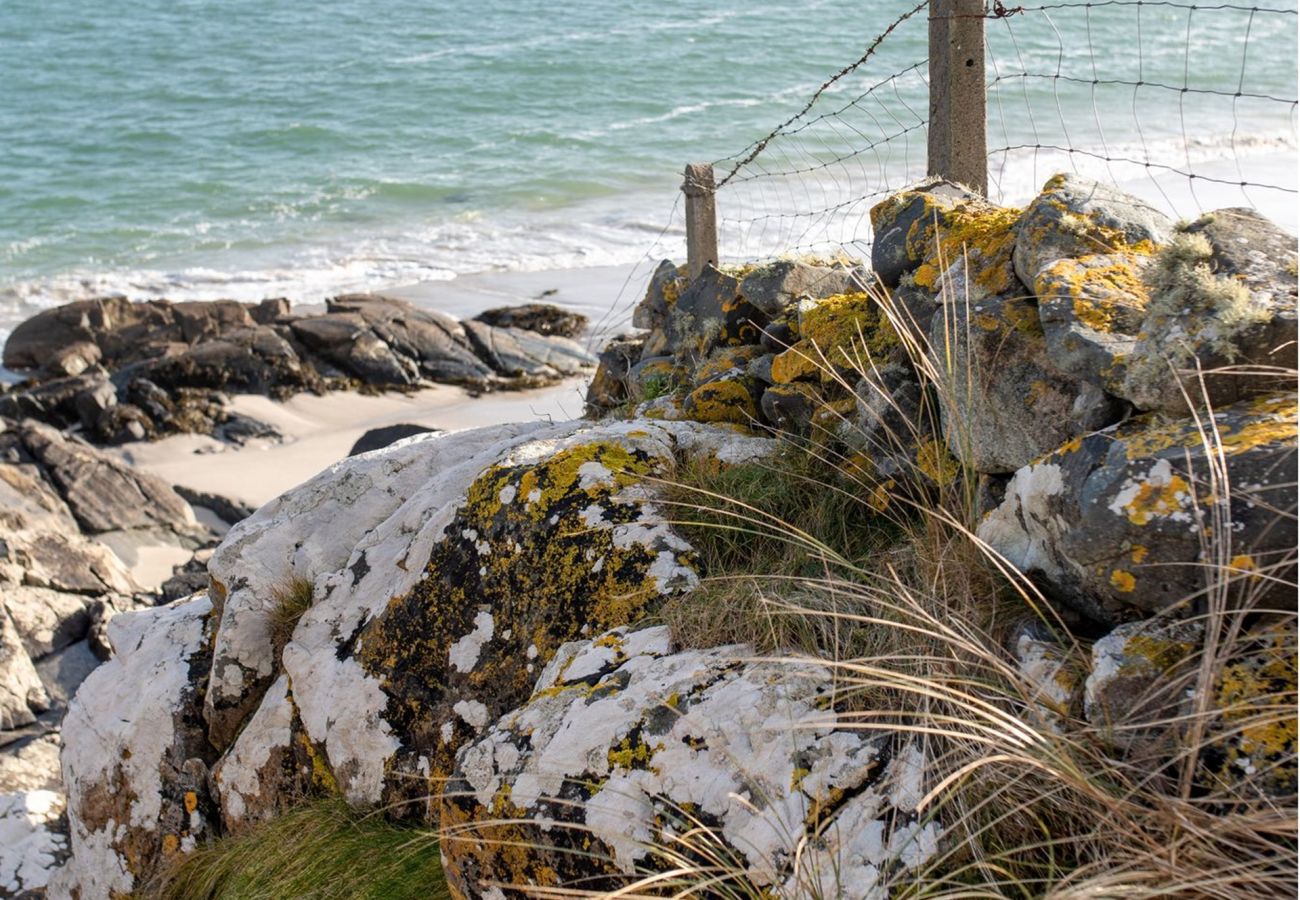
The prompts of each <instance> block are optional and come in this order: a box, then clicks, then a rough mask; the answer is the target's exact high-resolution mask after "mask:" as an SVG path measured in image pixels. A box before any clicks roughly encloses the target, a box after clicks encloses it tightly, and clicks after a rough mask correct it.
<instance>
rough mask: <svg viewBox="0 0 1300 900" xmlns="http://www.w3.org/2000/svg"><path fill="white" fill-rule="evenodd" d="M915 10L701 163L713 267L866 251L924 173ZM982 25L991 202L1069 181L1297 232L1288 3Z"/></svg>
mask: <svg viewBox="0 0 1300 900" xmlns="http://www.w3.org/2000/svg"><path fill="white" fill-rule="evenodd" d="M928 8H929V4H925V3H922V4H920V5H917V6H909V7H908V8H906V9H904V10H903V11H902V12H901V13H900V14H899V15H898V16H897V18H896V19H894V20H893V21H892V22H891V23H890V24H889V25H888V26H887V27H886V28H885V29H883V30H882V32H881V34H880V35H879V37H877V38H876V39H875V40H874V41H873V42H872V44H871V46H870V49H869V50H868V52H867V53H866V54H865V55H864V57H863V58H862V59H860V60H858V61H856V62H854V63H853V64H852V65H851V66H848V67H846V68H845V69H844V70H843V71H841V72H840V73H838V74H836V75H835V76H834V77H833V78H832V79H830V80H829V81H828V82H827V83H826V84H825V85H823V87H822V89H820V90H819V91H818V92H816V94H815V95H814V96H813V97H811V98H810V100H809V101H808V103H807V104H806V105H805V106H804V107H803V108H802V109H800V110H799V111H798V112H797V113H796V114H795V115H793V116H791V117H790V118H789V119H788V120H787V121H785V122H783V123H782V124H781V125H780V126H779V127H777V128H776V129H774V130H773V131H772V132H771V133H769V134H768V135H766V136H765V137H763V138H762V139H760V140H758V141H756V142H754V143H753V144H751V145H749V146H748V147H746V148H744V149H742V150H741V151H738V152H737V153H735V154H733V155H732V156H729V157H726V158H724V159H720V160H717V161H715V163H714V165H715V167H716V170H717V172H718V178H719V188H718V206H719V209H720V216H721V218H720V221H719V225H720V230H721V240H720V243H721V246H722V254H723V256H724V258H730V259H745V260H751V259H763V258H769V257H772V256H776V255H781V254H792V253H813V254H816V253H840V252H847V253H849V254H850V255H854V256H860V257H861V256H866V255H868V254H869V251H870V243H871V227H870V219H869V215H868V214H869V211H870V209H871V207H872V206H873V205H874V204H875V203H876V202H878V201H879V200H880V199H882V198H883V197H885V196H887V195H888V194H890V193H892V192H894V191H897V190H899V189H900V188H902V187H905V186H907V185H908V184H912V183H915V182H916V181H918V180H920V179H922V178H924V177H925V175H926V172H927V156H926V149H927V139H928V130H929V127H930V123H929V91H930V84H929V69H928V47H927V40H926V37H927V25H928V18H929V15H928V14H927V13H928ZM985 19H986V29H985V35H986V53H985V70H986V102H987V116H988V119H987V135H988V143H989V151H988V174H989V194H990V198H991V199H993V200H995V201H998V202H1003V203H1008V204H1016V203H1020V202H1023V201H1024V200H1026V199H1027V198H1028V197H1030V196H1032V195H1033V194H1034V193H1035V192H1036V191H1037V189H1038V188H1039V187H1040V186H1041V185H1042V183H1043V182H1044V181H1046V180H1047V179H1048V178H1049V177H1050V176H1051V175H1053V174H1055V173H1056V172H1061V171H1065V172H1074V173H1078V174H1080V175H1084V176H1087V177H1090V178H1095V179H1097V180H1101V181H1106V182H1109V183H1112V184H1115V185H1118V186H1121V187H1124V188H1126V189H1128V190H1130V191H1132V192H1134V193H1137V194H1138V195H1140V196H1142V197H1143V198H1144V199H1147V200H1148V202H1151V203H1153V204H1154V205H1157V206H1159V207H1161V208H1163V209H1165V211H1167V212H1169V213H1171V214H1173V215H1174V216H1176V217H1183V218H1190V217H1194V216H1196V215H1199V214H1200V213H1202V212H1205V211H1207V210H1209V209H1212V208H1220V207H1225V206H1247V207H1251V208H1255V209H1259V210H1260V211H1261V212H1264V213H1265V214H1268V215H1271V216H1272V217H1273V218H1276V219H1280V220H1282V221H1283V224H1288V225H1291V226H1292V227H1294V222H1295V212H1294V205H1295V202H1296V195H1297V188H1296V175H1295V148H1296V140H1295V134H1296V109H1297V101H1296V93H1297V91H1296V68H1295V65H1294V60H1295V59H1296V19H1297V10H1296V9H1295V8H1294V7H1292V8H1287V7H1285V6H1265V5H1259V6H1255V5H1242V4H1229V3H1190V2H1174V0H1093V2H1060V3H1049V4H1042V5H1037V6H1018V7H1013V8H1008V7H1005V6H1004V5H1003V4H1001V3H993V4H990V5H988V6H987V7H986V10H985Z"/></svg>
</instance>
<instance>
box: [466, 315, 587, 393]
mask: <svg viewBox="0 0 1300 900" xmlns="http://www.w3.org/2000/svg"><path fill="white" fill-rule="evenodd" d="M465 333H466V335H468V336H469V340H470V345H471V346H472V347H473V348H474V350H475V352H476V353H478V355H479V356H480V357H481V358H482V359H484V360H485V361H486V362H487V363H488V365H490V366H492V368H493V370H495V371H496V372H497V374H499V375H502V376H504V377H506V378H521V379H525V380H527V381H539V380H540V381H553V380H555V379H558V378H561V377H565V376H569V375H577V374H578V373H580V372H582V371H583V370H585V369H587V368H588V367H590V366H594V365H596V362H597V361H596V358H595V357H594V356H592V355H591V354H590V353H588V352H587V351H586V350H584V349H583V348H582V347H581V346H580V345H579V344H577V343H576V342H574V341H571V340H569V339H568V338H565V337H548V336H546V335H541V334H537V333H536V332H532V331H524V330H523V329H520V328H495V327H493V326H491V325H487V324H484V323H483V322H475V321H470V322H466V323H465Z"/></svg>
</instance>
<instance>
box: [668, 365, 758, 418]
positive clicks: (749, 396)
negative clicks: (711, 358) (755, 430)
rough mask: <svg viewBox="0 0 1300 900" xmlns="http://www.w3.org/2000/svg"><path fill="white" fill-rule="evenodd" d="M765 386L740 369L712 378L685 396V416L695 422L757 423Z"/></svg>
mask: <svg viewBox="0 0 1300 900" xmlns="http://www.w3.org/2000/svg"><path fill="white" fill-rule="evenodd" d="M763 387H764V385H763V384H762V382H760V381H759V380H758V379H756V378H751V377H750V376H748V375H745V374H744V373H741V372H739V371H736V372H735V374H730V375H722V376H720V377H716V378H713V379H711V380H709V381H707V382H705V383H704V384H702V385H700V386H699V387H697V388H695V390H693V391H691V392H690V393H689V394H687V395H686V401H685V404H684V409H685V412H686V417H687V418H689V419H691V420H693V421H696V422H725V423H730V424H733V425H756V424H758V423H759V422H760V419H759V407H758V401H759V398H760V397H761V396H762V394H763Z"/></svg>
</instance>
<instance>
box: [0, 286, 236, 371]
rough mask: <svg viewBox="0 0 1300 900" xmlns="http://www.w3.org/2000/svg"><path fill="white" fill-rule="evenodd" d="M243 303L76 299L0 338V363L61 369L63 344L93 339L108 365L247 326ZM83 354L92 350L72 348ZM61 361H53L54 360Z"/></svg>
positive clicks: (64, 354) (64, 353)
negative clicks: (1, 344)
mask: <svg viewBox="0 0 1300 900" xmlns="http://www.w3.org/2000/svg"><path fill="white" fill-rule="evenodd" d="M256 324H257V323H256V322H255V321H254V320H253V318H252V317H251V316H250V315H249V314H248V310H247V307H245V306H244V304H242V303H237V302H235V301H233V300H210V301H191V302H187V303H171V302H170V301H167V300H151V301H149V302H146V303H132V302H131V301H130V300H128V299H126V298H125V297H101V298H97V299H94V300H81V301H77V302H75V303H68V304H65V305H63V306H59V307H56V308H54V309H48V310H44V311H42V312H40V313H37V314H36V315H35V316H32V317H31V318H30V319H28V320H26V321H25V322H23V323H21V324H20V325H19V326H18V327H17V328H15V329H14V331H13V334H11V335H10V336H9V340H8V341H7V342H6V343H5V348H4V365H5V366H6V367H7V368H10V369H14V370H17V371H24V372H25V371H43V370H45V367H46V366H47V364H48V363H49V362H50V361H51V360H54V361H56V364H55V366H54V367H53V368H52V369H51V370H48V372H47V374H50V375H56V376H57V375H60V374H67V371H66V370H67V365H66V360H67V358H68V353H69V348H75V347H77V346H79V345H84V344H93V345H94V346H95V347H96V348H97V349H98V353H99V355H100V359H101V360H102V362H103V364H104V365H105V366H106V367H108V368H112V369H116V368H119V367H121V366H124V365H126V364H128V363H133V362H139V361H142V360H145V359H149V358H151V357H155V356H158V355H161V354H163V353H166V352H168V349H169V345H188V344H194V343H198V342H201V341H205V340H208V339H211V338H213V337H218V336H221V335H224V334H225V333H226V332H229V331H234V330H238V329H243V328H252V327H254V326H255V325H256ZM76 352H77V353H81V354H82V355H84V356H93V355H94V351H90V350H88V349H86V350H84V351H83V350H77V351H76ZM60 359H62V360H64V361H65V362H64V363H63V364H59V363H58V362H57V361H58V360H60Z"/></svg>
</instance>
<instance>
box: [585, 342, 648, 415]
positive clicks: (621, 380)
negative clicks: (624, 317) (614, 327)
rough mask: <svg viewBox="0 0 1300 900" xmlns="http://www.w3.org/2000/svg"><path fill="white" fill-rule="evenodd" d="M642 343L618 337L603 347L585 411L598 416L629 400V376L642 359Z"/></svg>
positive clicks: (589, 387)
mask: <svg viewBox="0 0 1300 900" xmlns="http://www.w3.org/2000/svg"><path fill="white" fill-rule="evenodd" d="M644 348H645V339H644V338H640V337H631V336H629V335H620V336H619V337H616V338H614V339H613V340H611V341H610V342H609V343H607V344H606V345H605V349H604V350H602V351H600V356H599V357H598V359H597V364H596V373H595V374H594V375H593V376H592V378H591V384H589V385H588V386H587V402H586V405H587V411H588V413H589V414H599V413H602V412H607V411H608V410H611V409H614V408H615V407H618V406H621V405H622V404H624V403H626V402H627V401H628V400H629V399H632V395H631V393H630V392H629V391H628V373H629V372H630V371H631V370H632V367H633V366H634V365H636V364H637V362H638V361H639V360H640V359H641V356H642V351H643V350H644Z"/></svg>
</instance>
